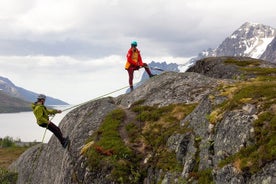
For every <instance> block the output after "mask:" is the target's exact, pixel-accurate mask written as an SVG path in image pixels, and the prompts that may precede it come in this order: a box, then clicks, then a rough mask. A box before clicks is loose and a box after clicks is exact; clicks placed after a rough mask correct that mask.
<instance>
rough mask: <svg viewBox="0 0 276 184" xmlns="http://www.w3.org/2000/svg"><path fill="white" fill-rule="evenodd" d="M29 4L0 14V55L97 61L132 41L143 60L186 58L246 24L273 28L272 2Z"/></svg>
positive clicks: (120, 0) (36, 0) (197, 0)
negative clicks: (265, 25) (60, 56)
mask: <svg viewBox="0 0 276 184" xmlns="http://www.w3.org/2000/svg"><path fill="white" fill-rule="evenodd" d="M11 3H13V4H14V5H15V1H11ZM28 3H29V9H28V8H27V6H26V5H25V4H24V3H23V2H22V3H17V4H16V10H15V11H12V9H11V7H12V6H11V5H12V4H10V5H9V6H8V7H9V8H8V9H9V11H8V10H7V11H5V12H4V13H2V15H1V13H0V28H1V29H0V30H1V31H0V55H52V56H59V55H68V56H77V57H81V56H83V57H96V58H97V57H104V56H107V55H113V54H117V55H122V54H125V52H126V50H127V49H128V47H129V42H130V41H131V40H133V39H135V40H137V41H138V42H139V43H140V45H139V46H140V48H141V49H142V50H143V51H144V53H145V54H146V55H147V56H151V55H152V56H162V55H164V56H165V55H166V56H168V55H172V56H176V57H189V56H194V55H196V54H197V53H198V52H200V51H201V50H203V49H207V48H209V47H212V48H214V47H216V46H217V45H218V44H219V43H220V42H222V41H223V39H224V38H225V37H226V36H228V35H229V34H231V33H232V32H233V31H234V30H235V29H237V28H238V27H239V26H240V25H242V24H243V23H244V22H246V21H253V22H259V23H264V24H268V25H271V26H273V27H275V26H276V23H275V21H274V20H275V18H276V15H275V14H274V10H273V8H271V7H272V6H273V5H275V4H276V3H275V2H274V1H273V0H262V1H260V0H254V1H248V0H245V1H239V0H234V1H231V3H229V2H228V1H221V0H211V1H208V2H207V1H203V0H194V1H190V2H189V1H180V0H175V1H163V0H152V1H150V2H149V1H128V0H112V1H107V0H102V1H85V0H80V1H78V3H76V2H75V1H72V0H70V1H65V0H62V1H58V2H57V1H52V0H49V1H47V3H46V2H45V1H41V0H33V1H28ZM248 3H249V4H248ZM260 3H261V5H262V7H261V8H260ZM7 5H8V4H6V5H5V4H4V5H2V9H4V8H3V6H7ZM20 5H22V6H20ZM245 5H247V6H248V7H246V6H245ZM249 5H250V8H249ZM233 9H235V11H234V12H233ZM50 10H51V11H50Z"/></svg>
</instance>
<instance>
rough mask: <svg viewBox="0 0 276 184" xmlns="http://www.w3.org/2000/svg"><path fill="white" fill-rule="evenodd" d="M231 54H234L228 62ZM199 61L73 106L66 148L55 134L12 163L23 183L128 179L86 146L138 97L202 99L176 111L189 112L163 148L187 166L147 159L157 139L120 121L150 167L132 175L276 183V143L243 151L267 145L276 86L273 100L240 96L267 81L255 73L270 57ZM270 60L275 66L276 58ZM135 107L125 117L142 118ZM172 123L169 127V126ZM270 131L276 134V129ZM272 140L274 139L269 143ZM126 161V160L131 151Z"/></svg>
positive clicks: (154, 102) (163, 102)
mask: <svg viewBox="0 0 276 184" xmlns="http://www.w3.org/2000/svg"><path fill="white" fill-rule="evenodd" d="M229 59H230V61H231V62H225V61H226V60H227V61H229ZM240 60H244V61H245V60H246V61H247V65H246V66H244V65H243V66H242V67H249V68H251V70H250V72H249V70H245V69H244V70H243V69H241V66H240V65H237V64H236V63H235V62H237V63H238V62H240ZM234 61H235V62H234ZM197 64H198V65H195V66H194V67H193V68H192V69H190V71H193V72H186V73H176V72H167V73H163V74H160V75H158V76H156V77H153V78H151V79H150V80H147V81H146V82H144V83H143V84H142V85H141V86H139V87H137V89H135V90H134V91H133V92H131V93H128V94H124V95H121V96H118V97H116V98H111V97H107V98H103V99H99V100H96V101H91V102H89V103H87V104H85V105H82V106H80V107H78V108H76V109H74V110H72V111H71V112H69V113H68V114H67V115H66V117H65V118H64V119H63V120H62V121H61V123H60V128H61V129H62V132H64V133H65V134H66V135H68V136H69V137H70V139H71V144H70V148H69V149H68V150H64V149H63V148H62V147H61V145H60V144H59V142H58V141H57V139H56V138H55V137H52V138H51V139H50V141H49V142H48V144H44V145H37V146H36V147H32V148H30V149H29V150H27V151H26V152H25V153H24V154H22V155H21V157H20V158H19V159H18V160H17V161H16V162H14V163H13V164H12V165H11V166H10V170H13V171H16V172H18V182H17V183H18V184H23V183H24V184H25V183H35V184H36V183H46V184H47V183H51V184H61V183H62V184H63V183H64V184H69V183H72V184H73V183H74V184H75V183H101V184H102V183H120V182H121V183H124V181H125V180H124V178H123V174H121V175H120V172H119V171H118V170H119V169H120V168H119V167H118V168H116V169H117V170H116V172H117V173H119V174H118V178H117V179H116V180H114V178H112V177H111V175H112V174H114V173H113V172H114V170H112V166H111V165H108V164H107V165H106V167H105V168H102V169H100V170H97V171H95V170H93V168H91V166H89V159H90V158H88V156H87V155H85V154H80V152H81V151H83V152H84V150H86V146H87V147H88V148H87V149H89V148H91V145H93V144H94V142H96V140H97V139H98V138H97V136H101V134H102V133H103V132H99V131H98V130H99V127H100V126H101V125H102V124H103V121H104V119H105V117H106V116H107V114H109V113H110V112H112V111H113V110H115V109H118V108H120V109H123V111H125V112H128V111H130V109H131V108H132V107H133V106H134V105H135V104H139V105H140V106H148V107H154V108H162V107H166V106H169V105H171V104H187V105H189V104H194V105H195V108H193V109H192V111H191V112H190V113H189V114H187V115H185V116H184V117H183V118H182V116H180V115H179V114H177V115H175V117H177V118H178V117H181V118H180V121H179V122H178V123H177V124H176V125H174V128H175V129H174V131H172V132H171V133H170V135H169V136H167V135H166V143H165V146H166V148H164V147H162V149H160V153H158V152H157V153H155V154H161V152H162V150H165V149H166V150H169V153H170V155H171V156H172V158H175V159H176V160H177V162H178V164H180V166H181V168H182V169H181V171H179V170H177V169H172V168H173V167H167V166H166V167H163V169H160V167H161V166H160V167H159V166H157V165H152V164H148V165H147V163H149V162H148V160H150V159H151V158H152V157H153V156H152V155H153V152H152V150H150V148H149V145H146V142H139V144H138V143H137V142H138V141H137V142H136V144H132V143H131V141H130V140H129V139H128V138H126V135H125V134H126V133H125V132H124V131H122V130H121V129H122V125H120V126H119V130H118V131H119V132H120V133H119V135H121V138H122V141H123V142H124V144H125V145H127V147H129V148H130V149H132V150H134V151H135V152H136V154H139V155H140V156H141V157H143V158H142V159H141V160H142V161H141V163H139V164H138V165H142V166H143V167H144V168H143V169H144V170H143V171H145V172H143V174H142V173H139V172H137V170H134V169H133V168H134V166H133V167H130V168H132V170H131V171H129V172H130V174H132V175H133V176H135V178H134V179H133V180H132V183H158V182H160V183H164V184H165V183H168V184H169V183H202V181H205V182H207V183H208V182H209V183H212V182H213V183H241V184H243V183H271V184H272V183H275V182H276V175H275V173H276V172H275V171H276V166H275V158H276V155H275V148H273V149H270V148H266V149H268V150H269V151H271V155H269V156H267V157H266V159H265V160H264V159H260V160H254V159H252V161H251V160H249V158H251V156H248V160H246V159H244V158H243V157H242V156H240V155H242V154H243V152H245V151H248V149H249V148H250V149H251V151H252V152H256V154H257V153H259V152H258V149H256V147H258V146H259V147H261V148H262V149H265V148H263V147H262V145H261V143H262V142H261V141H262V138H260V137H258V135H259V132H260V131H261V130H262V128H263V127H262V125H261V124H265V126H266V127H272V129H273V126H272V125H270V124H269V122H266V121H268V120H266V121H265V122H261V121H260V119H262V118H261V116H262V115H263V113H267V114H269V115H270V116H272V119H273V113H272V112H273V111H274V110H275V108H272V107H271V108H268V107H267V106H268V105H267V104H270V105H271V103H273V102H275V101H276V98H275V96H274V95H273V94H269V95H270V96H269V97H267V98H269V100H268V101H269V102H268V101H266V99H264V98H265V97H264V96H260V99H254V100H252V97H251V96H250V95H248V96H246V95H245V96H244V97H242V98H240V96H241V95H242V94H241V92H242V90H243V88H244V87H248V88H250V87H251V86H250V84H251V82H252V83H254V82H256V84H258V85H260V84H259V83H258V81H255V80H254V79H252V78H256V77H258V76H259V75H262V74H263V73H262V74H260V72H259V73H258V72H256V71H255V72H253V73H252V68H253V69H259V67H260V66H265V63H263V61H260V60H254V62H252V60H249V61H248V59H246V58H225V57H223V58H211V59H209V60H208V62H204V61H200V62H199V63H197ZM269 67H270V68H272V69H275V68H273V66H270V65H269ZM196 72H197V73H196ZM248 72H249V73H248ZM269 72H270V75H269V76H270V77H271V78H269V80H270V82H271V85H275V76H276V72H275V70H270V71H269ZM247 76H248V77H247ZM264 83H266V81H264ZM250 89H251V88H250ZM267 90H268V89H267ZM271 90H272V93H273V92H275V88H274V87H272V88H271ZM273 90H274V91H273ZM236 94H239V95H240V96H238V97H239V98H240V99H238V100H236V98H238V97H236V98H234V97H235V95H236ZM275 94H276V93H275ZM233 96H234V97H233ZM266 103H267V104H266ZM140 106H139V107H140ZM273 109H274V110H273ZM139 111H140V110H139ZM172 112H174V111H172ZM178 113H179V112H178ZM134 114H135V113H133V112H132V113H129V112H128V113H126V115H125V116H126V117H125V118H124V119H125V121H124V124H133V125H135V123H136V122H135V121H137V119H135V117H134ZM274 117H275V116H274ZM141 118H142V117H141V116H140V119H141ZM177 118H174V120H175V119H177ZM266 118H267V117H266ZM145 121H146V120H145ZM165 121H171V120H170V119H168V120H165ZM256 121H258V122H257V123H256ZM272 121H275V119H274V120H272ZM139 123H140V125H139V126H140V128H141V126H146V125H145V122H144V121H143V122H141V120H140V122H139ZM156 129H157V128H156V127H155V128H154V127H153V128H152V131H153V132H154V131H155V132H156ZM274 129H275V126H274ZM167 130H168V131H169V128H167ZM143 131H145V130H143ZM273 131H275V130H273ZM143 133H144V132H143ZM274 133H275V132H274ZM132 134H135V132H134V133H132ZM163 134H165V133H164V132H163ZM267 134H268V135H270V134H271V132H267ZM160 135H161V136H162V134H160ZM271 137H273V134H271ZM271 137H269V138H271ZM274 137H275V136H274ZM156 139H157V138H156ZM152 141H154V140H152ZM94 145H95V144H94ZM269 145H270V146H275V143H273V141H271V142H270V143H269ZM97 146H98V147H95V146H94V148H95V149H97V151H98V152H101V154H102V155H112V154H113V152H112V150H103V148H102V147H100V146H99V145H97ZM266 146H268V145H264V147H266ZM92 148H93V146H92ZM101 149H102V150H101ZM273 150H274V151H273ZM108 151H110V152H108ZM102 158H105V157H104V156H103V157H102ZM125 158H126V159H127V160H128V162H127V163H128V164H133V165H137V163H133V162H132V163H131V162H130V160H131V159H128V158H127V156H125ZM158 158H159V157H158ZM114 159H115V157H114ZM102 162H106V160H105V161H104V160H102ZM118 162H120V163H121V164H122V165H126V164H125V163H126V161H125V160H123V159H120V160H119V161H118ZM156 162H157V161H156ZM256 162H257V164H255V163H256ZM260 162H261V164H259V163H260ZM152 163H153V162H152ZM251 166H252V167H253V166H254V168H252V167H251ZM145 167H146V168H145ZM124 172H126V171H124ZM129 177H130V176H129ZM135 179H136V180H135ZM138 179H139V180H138Z"/></svg>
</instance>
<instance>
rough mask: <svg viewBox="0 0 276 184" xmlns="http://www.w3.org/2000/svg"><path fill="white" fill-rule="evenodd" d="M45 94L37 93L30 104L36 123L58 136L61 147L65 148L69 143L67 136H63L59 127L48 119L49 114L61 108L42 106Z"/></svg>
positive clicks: (55, 112)
mask: <svg viewBox="0 0 276 184" xmlns="http://www.w3.org/2000/svg"><path fill="white" fill-rule="evenodd" d="M45 100H46V96H45V95H43V94H40V95H38V97H37V101H36V102H34V103H33V104H32V109H33V113H34V115H35V117H36V120H37V124H38V125H39V126H41V127H44V128H47V129H48V130H50V131H51V132H53V133H54V135H55V136H56V137H57V138H58V140H59V142H60V143H61V144H62V146H63V148H66V147H67V146H68V144H69V138H68V137H66V138H64V137H63V135H62V133H61V131H60V129H59V127H57V126H56V125H55V124H54V123H52V122H51V121H50V120H49V115H54V114H57V113H61V112H62V111H61V110H56V109H47V108H46V107H45V106H44V103H45Z"/></svg>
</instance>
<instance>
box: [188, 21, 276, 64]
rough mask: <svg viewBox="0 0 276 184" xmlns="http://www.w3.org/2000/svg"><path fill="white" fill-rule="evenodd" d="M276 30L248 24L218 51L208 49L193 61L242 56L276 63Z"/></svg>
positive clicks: (237, 31)
mask: <svg viewBox="0 0 276 184" xmlns="http://www.w3.org/2000/svg"><path fill="white" fill-rule="evenodd" d="M275 43H276V29H275V28H272V27H270V26H267V25H263V24H257V23H250V22H246V23H244V24H243V25H242V26H241V27H239V28H238V29H237V30H235V31H234V32H233V33H232V34H231V35H230V36H228V37H227V38H226V39H225V40H224V41H223V42H222V43H221V44H220V45H219V46H218V47H217V48H216V49H211V48H209V49H206V50H204V51H202V52H200V53H199V54H198V56H197V57H195V58H192V60H191V61H192V62H193V61H197V60H199V59H203V58H206V57H216V56H242V57H251V58H255V59H263V60H267V61H269V62H274V63H276V55H275V51H276V44H275Z"/></svg>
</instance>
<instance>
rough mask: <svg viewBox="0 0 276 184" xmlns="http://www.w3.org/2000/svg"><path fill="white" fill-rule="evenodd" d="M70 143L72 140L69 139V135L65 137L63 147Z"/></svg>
mask: <svg viewBox="0 0 276 184" xmlns="http://www.w3.org/2000/svg"><path fill="white" fill-rule="evenodd" d="M69 143H70V140H69V137H68V136H67V137H66V138H65V139H64V141H63V143H62V147H63V148H66V147H67V146H68V145H69Z"/></svg>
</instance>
